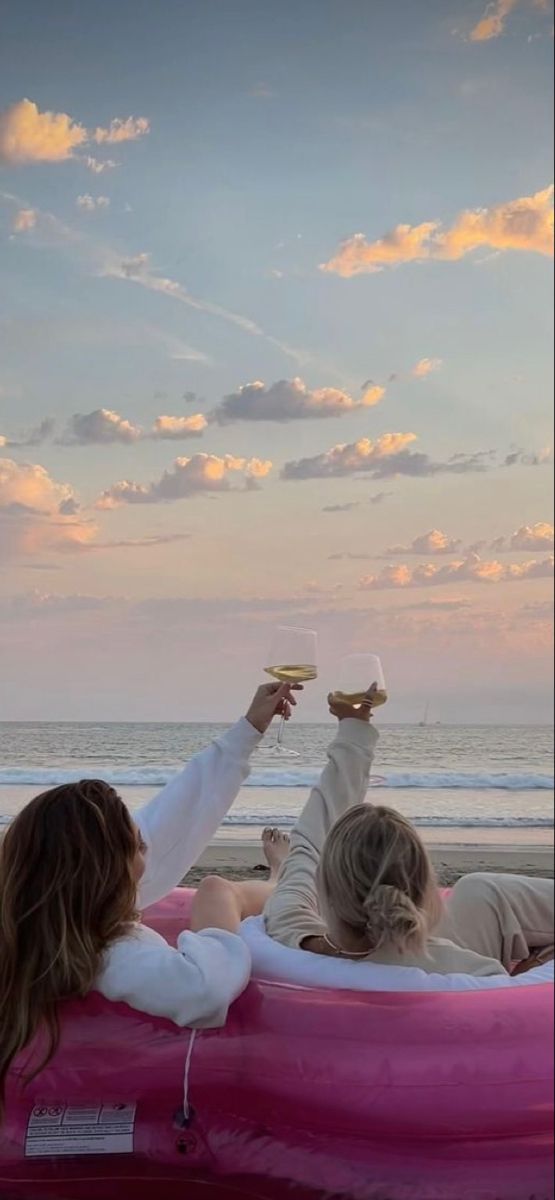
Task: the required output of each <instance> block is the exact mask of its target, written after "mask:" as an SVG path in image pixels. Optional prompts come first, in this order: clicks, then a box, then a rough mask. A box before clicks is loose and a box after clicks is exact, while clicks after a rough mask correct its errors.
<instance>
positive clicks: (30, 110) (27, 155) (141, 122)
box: [0, 99, 150, 170]
mask: <svg viewBox="0 0 555 1200" xmlns="http://www.w3.org/2000/svg"><path fill="white" fill-rule="evenodd" d="M149 128H150V127H149V123H148V121H147V120H146V118H145V117H137V118H136V117H128V118H127V119H126V120H124V119H122V118H119V117H116V118H115V119H114V120H113V121H111V122H110V125H109V127H108V128H107V129H102V128H100V127H99V128H97V129H96V130H95V131H94V132H93V133H92V132H90V131H89V130H87V129H86V128H85V126H84V125H81V124H79V122H78V121H75V120H74V119H73V117H70V116H69V115H68V114H67V113H55V112H40V110H39V108H38V106H37V105H36V104H35V103H34V101H33V100H27V99H24V100H18V101H17V102H16V103H15V104H12V105H10V107H9V108H6V109H4V111H3V112H1V113H0V162H4V163H7V164H8V165H11V166H21V165H24V164H27V163H39V162H50V163H59V162H67V160H68V159H71V158H75V157H76V154H75V152H76V150H79V149H80V148H81V147H84V146H85V145H86V144H87V142H91V141H94V142H96V143H97V144H99V145H100V144H103V143H106V144H114V143H117V142H128V141H136V139H137V138H139V137H143V135H144V134H145V133H148V131H149ZM84 161H85V164H86V166H88V167H89V168H90V169H92V170H94V169H95V166H93V165H92V164H93V163H94V164H96V162H97V160H96V159H94V158H90V157H89V156H86V157H85V159H84ZM103 169H106V168H105V167H104V168H103Z"/></svg>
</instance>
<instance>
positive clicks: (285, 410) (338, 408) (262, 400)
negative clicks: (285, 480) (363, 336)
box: [210, 377, 385, 425]
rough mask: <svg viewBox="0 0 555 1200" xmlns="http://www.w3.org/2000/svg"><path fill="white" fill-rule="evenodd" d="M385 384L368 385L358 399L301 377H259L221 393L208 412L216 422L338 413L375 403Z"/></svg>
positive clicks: (281, 418)
mask: <svg viewBox="0 0 555 1200" xmlns="http://www.w3.org/2000/svg"><path fill="white" fill-rule="evenodd" d="M384 395H385V388H383V387H377V386H372V387H368V388H367V389H366V391H365V393H364V395H363V397H362V399H360V400H355V399H353V397H352V396H351V395H350V394H349V393H348V392H345V391H342V390H341V389H340V388H332V387H324V388H313V389H311V388H309V387H307V385H306V383H304V381H303V380H302V379H299V378H298V377H296V378H294V379H280V380H278V382H277V383H272V384H270V386H269V387H267V386H266V384H265V383H262V382H261V380H255V382H254V383H246V384H244V385H243V387H240V388H238V389H237V391H236V392H231V393H230V395H228V396H224V399H223V400H222V402H221V404H219V405H218V406H217V407H216V408H215V409H214V410H213V411H212V412H211V414H210V417H211V419H212V420H214V421H217V422H218V424H220V425H229V424H231V423H232V422H234V421H278V422H286V421H295V420H306V419H308V418H318V417H341V416H343V415H344V414H345V413H349V412H355V411H357V410H360V409H363V408H371V407H373V406H374V405H375V404H379V402H380V400H381V399H382V398H383V396H384Z"/></svg>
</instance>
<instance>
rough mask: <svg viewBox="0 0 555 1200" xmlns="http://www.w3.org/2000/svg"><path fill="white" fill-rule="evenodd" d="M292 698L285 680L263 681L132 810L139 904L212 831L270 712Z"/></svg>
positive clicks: (162, 892)
mask: <svg viewBox="0 0 555 1200" xmlns="http://www.w3.org/2000/svg"><path fill="white" fill-rule="evenodd" d="M294 703H295V699H294V697H293V695H292V693H291V688H290V686H289V685H288V684H281V685H280V684H275V683H269V684H264V685H263V686H262V687H261V688H259V689H258V692H257V693H256V696H255V698H254V700H253V703H252V704H251V707H250V708H249V711H248V713H247V716H246V717H242V718H241V720H240V721H238V723H237V724H236V725H234V726H233V728H232V729H229V730H227V732H226V733H224V734H223V735H222V737H220V738H217V739H216V741H214V742H213V743H212V745H210V746H208V747H207V749H206V750H203V751H202V752H201V753H200V754H197V755H195V757H194V758H192V759H191V761H190V762H189V763H187V766H186V767H185V768H184V770H183V771H180V772H179V774H178V775H176V776H175V779H172V780H171V782H170V783H168V784H167V785H166V787H165V788H163V789H162V791H161V792H159V793H158V795H157V796H155V797H154V799H153V800H151V801H150V802H149V803H148V804H146V805H145V807H144V808H142V809H141V810H140V811H139V812H138V813H137V814H136V818H135V819H136V821H137V825H138V826H139V829H140V831H141V834H142V837H143V839H144V841H145V843H146V846H147V853H146V868H145V873H144V875H143V878H142V880H141V883H140V888H139V900H138V902H139V907H140V908H146V907H147V906H148V905H149V904H154V903H155V902H156V901H157V900H161V899H162V897H163V896H167V894H168V892H170V891H171V889H172V888H174V887H177V885H178V884H179V883H180V882H181V880H182V879H183V876H184V875H186V874H187V871H189V870H190V868H191V867H192V866H193V864H194V863H195V862H196V861H197V859H198V857H199V855H200V854H202V851H203V850H204V849H205V848H206V846H207V845H208V842H209V841H210V839H211V838H212V837H213V836H214V834H215V832H216V830H217V829H218V827H219V825H220V824H221V822H222V820H223V818H224V817H225V814H226V813H227V812H228V810H229V808H230V807H231V805H232V804H233V801H234V800H235V798H236V796H237V794H238V792H239V790H240V788H241V785H242V784H243V783H244V781H245V779H246V778H247V776H248V774H249V771H250V766H249V759H250V756H251V754H252V752H253V750H255V749H256V747H257V745H258V744H259V742H260V740H261V737H262V735H263V734H264V733H265V731H266V729H267V727H268V725H269V724H270V722H271V720H272V717H273V716H274V715H275V713H281V712H283V713H284V715H285V716H286V717H287V716H288V715H289V712H290V705H291V704H294Z"/></svg>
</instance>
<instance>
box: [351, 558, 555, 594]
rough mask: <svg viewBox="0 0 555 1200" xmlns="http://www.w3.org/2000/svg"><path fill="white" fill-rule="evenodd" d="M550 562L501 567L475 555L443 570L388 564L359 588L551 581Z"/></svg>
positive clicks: (424, 566)
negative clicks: (532, 580)
mask: <svg viewBox="0 0 555 1200" xmlns="http://www.w3.org/2000/svg"><path fill="white" fill-rule="evenodd" d="M553 562H554V560H553V556H550V557H549V558H544V559H539V560H535V559H532V560H531V561H530V562H526V563H509V564H503V563H500V562H497V561H495V560H492V561H490V562H488V561H485V560H483V559H481V558H479V556H478V555H477V554H470V555H468V557H467V558H465V559H461V560H459V561H456V562H451V563H447V564H446V565H445V566H442V567H439V566H437V565H436V564H435V563H424V564H423V565H422V566H418V567H409V566H408V565H407V564H406V563H403V564H399V566H393V565H391V564H390V565H389V566H387V567H384V568H383V570H382V571H381V572H380V573H379V575H365V576H363V577H362V579H361V580H360V587H361V588H363V589H364V590H365V591H385V590H389V589H391V588H414V587H441V586H443V585H444V584H446V583H453V582H456V583H461V582H468V583H491V584H495V583H515V582H520V581H523V580H526V579H551V578H552V577H553Z"/></svg>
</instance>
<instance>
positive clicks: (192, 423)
mask: <svg viewBox="0 0 555 1200" xmlns="http://www.w3.org/2000/svg"><path fill="white" fill-rule="evenodd" d="M207 425H208V421H207V420H206V417H205V416H204V415H203V413H193V415H192V416H190V417H167V416H162V417H156V420H155V422H154V425H153V427H152V431H151V433H150V437H152V438H160V439H162V440H163V439H166V440H168V441H177V440H178V439H179V438H191V437H201V435H202V434H203V433H204V430H205V429H206V427H207Z"/></svg>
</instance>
